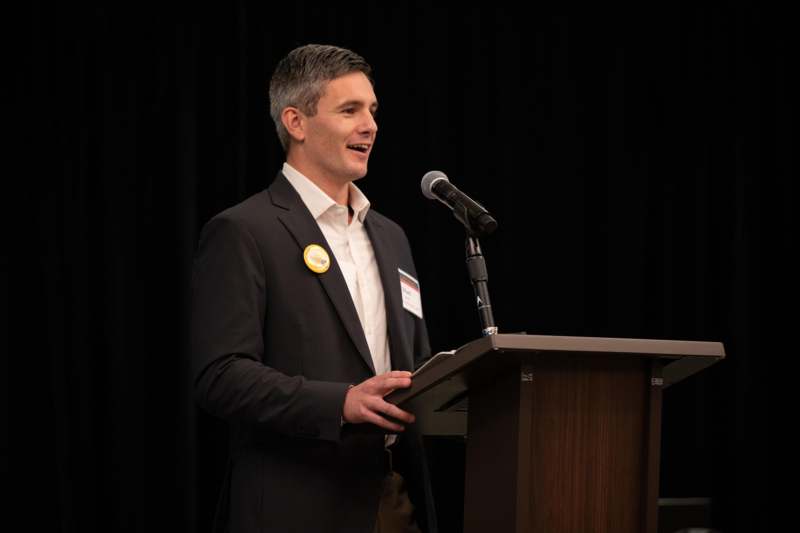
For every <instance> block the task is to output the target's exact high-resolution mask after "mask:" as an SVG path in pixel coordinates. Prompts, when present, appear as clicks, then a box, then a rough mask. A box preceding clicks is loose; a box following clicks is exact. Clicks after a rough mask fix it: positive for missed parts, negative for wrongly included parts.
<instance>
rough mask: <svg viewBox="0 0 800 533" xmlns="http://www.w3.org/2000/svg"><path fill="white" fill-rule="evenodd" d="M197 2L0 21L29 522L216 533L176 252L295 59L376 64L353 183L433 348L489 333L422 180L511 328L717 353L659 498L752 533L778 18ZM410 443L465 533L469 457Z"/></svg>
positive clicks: (782, 331) (256, 138)
mask: <svg viewBox="0 0 800 533" xmlns="http://www.w3.org/2000/svg"><path fill="white" fill-rule="evenodd" d="M202 4H203V3H202V2H201V3H197V4H185V5H172V6H164V5H158V6H157V7H156V6H155V5H152V6H147V7H144V6H143V5H142V4H140V3H132V4H130V5H129V6H128V7H114V8H110V7H86V6H83V7H82V6H76V5H73V4H68V3H57V4H53V5H49V4H47V5H45V4H43V3H38V4H34V5H33V6H34V7H33V9H32V10H31V11H30V12H29V15H27V18H26V17H22V18H20V19H19V21H20V23H21V24H23V26H24V27H26V28H27V29H28V30H29V31H28V35H29V40H23V41H22V42H21V48H22V50H20V51H15V50H13V49H11V53H12V54H19V55H24V56H25V57H28V58H29V59H28V60H27V61H24V62H23V63H24V74H25V76H23V77H22V81H23V82H22V83H19V81H17V82H16V83H15V85H14V87H15V89H16V90H17V93H18V95H17V96H18V100H17V101H18V102H30V104H29V105H26V106H24V107H23V109H22V111H23V112H24V114H25V117H26V125H27V128H26V129H24V130H23V133H24V135H25V137H24V138H25V139H26V141H28V142H27V143H26V144H27V146H29V147H32V148H33V154H32V157H31V158H30V161H29V162H30V164H29V165H28V167H27V168H29V169H31V170H30V172H31V176H30V178H31V179H30V182H31V184H32V185H33V191H32V194H31V198H30V202H29V203H28V204H27V205H26V206H25V212H26V213H30V212H32V213H33V218H34V223H33V224H32V225H28V224H27V220H25V219H23V220H21V221H20V222H21V223H22V224H23V225H24V227H25V228H26V229H28V228H33V235H32V237H31V238H29V239H25V242H24V244H23V249H22V256H21V257H22V258H23V261H22V263H21V265H22V266H23V270H25V271H26V273H27V274H28V275H30V276H33V278H34V282H33V283H31V284H29V286H26V289H25V290H26V292H25V301H24V302H23V303H22V304H21V307H19V313H20V316H23V317H26V318H29V319H30V321H31V322H33V323H34V330H35V333H33V334H30V336H29V337H28V338H27V339H26V340H27V342H28V345H29V346H28V348H29V351H30V352H33V353H34V354H35V358H32V359H27V358H26V359H22V360H20V359H18V358H16V357H15V358H12V361H15V362H19V361H23V362H22V369H23V370H22V376H23V378H24V381H19V378H18V377H16V376H17V375H16V374H14V375H11V380H10V386H11V387H12V389H14V390H16V389H15V387H14V385H15V384H19V385H22V384H23V383H25V384H26V385H25V387H26V389H27V390H28V393H27V394H25V395H22V396H18V395H16V394H15V396H14V398H15V402H21V406H22V407H23V408H24V410H25V412H26V413H27V412H28V411H30V412H31V413H32V414H31V415H30V416H27V415H26V416H20V417H19V419H15V422H16V423H17V424H19V425H18V426H17V427H18V430H15V441H17V442H18V444H19V445H20V446H22V447H24V448H25V449H26V450H27V452H28V453H31V454H34V455H35V456H36V460H34V461H30V462H29V463H27V464H25V465H24V470H23V471H24V473H25V475H24V480H23V481H22V485H20V487H21V493H22V494H30V495H31V498H27V499H28V500H29V503H30V501H32V502H33V504H34V507H35V508H36V509H37V511H36V512H35V513H31V514H29V515H28V516H27V520H28V524H29V527H27V528H26V529H27V530H42V531H65V532H73V531H74V532H89V531H155V530H164V531H175V532H178V531H187V532H189V531H209V530H210V528H209V522H210V519H211V516H212V515H213V512H214V505H215V503H216V492H217V489H218V485H219V482H220V478H221V474H222V471H223V468H224V461H225V457H226V455H225V454H226V428H225V425H224V424H223V423H221V422H219V421H216V420H213V419H211V418H210V417H208V416H206V415H203V414H202V413H200V412H198V411H197V410H196V409H195V407H194V405H193V400H192V397H191V379H190V376H189V353H188V349H187V347H188V338H187V337H188V328H187V325H188V316H187V308H188V298H189V280H190V269H191V262H192V255H193V251H194V248H195V246H196V243H197V239H198V235H199V230H200V228H201V227H202V224H203V223H204V222H205V221H207V220H208V219H209V218H210V217H211V216H212V215H213V214H215V213H217V212H219V211H221V210H222V209H225V208H227V207H229V206H231V205H233V204H235V203H237V202H239V201H241V200H243V199H244V198H246V197H248V196H249V195H251V194H254V193H256V192H258V191H260V190H261V189H263V188H264V187H265V186H266V185H268V183H269V182H270V181H271V180H272V179H273V178H274V175H275V173H276V172H277V170H278V169H279V167H280V164H281V163H282V162H283V154H282V151H281V149H280V146H279V144H278V142H277V139H276V137H275V134H274V129H273V126H272V123H271V121H270V120H269V116H268V102H267V96H266V85H267V82H268V79H269V76H270V74H271V71H272V69H273V68H274V66H275V64H276V63H277V61H278V59H280V58H281V57H282V56H284V55H285V54H286V53H287V52H288V51H289V50H290V49H291V48H293V47H295V46H298V45H301V44H306V43H309V42H318V43H331V44H337V45H340V46H345V47H349V48H352V49H354V50H356V51H358V52H359V53H361V54H362V55H363V56H365V58H366V59H367V60H368V61H369V62H370V63H371V64H372V65H373V67H374V70H375V77H376V92H377V94H378V97H379V100H380V103H381V109H380V113H379V115H378V123H379V125H380V133H379V135H378V142H377V145H376V149H375V152H374V155H373V157H372V160H371V162H370V173H369V175H368V176H367V177H366V178H365V179H364V180H362V181H360V182H359V186H361V187H363V189H364V190H365V191H366V193H367V195H368V196H369V197H370V199H371V201H372V202H373V206H374V207H375V208H376V209H378V210H380V211H381V212H383V213H384V214H386V215H388V216H389V217H391V218H393V219H395V220H396V221H398V222H399V223H401V225H403V226H404V227H405V229H406V231H407V233H408V235H409V238H410V240H411V243H412V246H413V250H414V253H415V257H416V262H417V267H418V270H419V275H420V282H421V285H422V294H423V303H424V311H425V314H426V317H427V321H428V324H429V328H430V333H431V340H432V344H433V347H434V349H435V350H443V349H451V348H455V347H457V346H460V345H461V344H463V343H465V342H467V341H469V340H471V339H474V338H476V337H477V336H478V335H479V327H478V321H477V314H476V312H475V309H474V304H473V297H472V292H471V288H470V286H469V282H468V279H467V276H466V272H465V268H464V263H463V258H464V251H463V231H462V230H461V228H460V226H459V225H458V223H457V222H456V221H455V220H454V219H453V218H452V217H451V216H450V214H449V213H448V212H447V211H446V210H445V209H444V208H443V207H442V206H441V205H439V204H436V203H433V202H429V201H427V200H425V199H424V198H423V197H422V196H421V194H420V192H419V185H418V184H419V180H420V178H421V177H422V175H423V174H424V173H425V172H426V171H428V170H431V169H439V170H442V171H444V172H446V173H447V174H448V175H449V176H450V178H451V180H452V181H453V182H454V183H455V184H456V185H458V186H459V187H460V188H462V189H463V190H464V191H467V192H468V193H469V194H471V195H472V196H473V197H475V198H476V199H478V200H479V201H481V202H482V203H484V204H485V205H486V206H487V207H488V208H489V209H490V211H491V212H492V213H493V214H494V215H495V216H496V218H497V219H498V221H499V223H500V228H499V230H498V231H497V233H496V234H495V235H494V236H492V237H491V238H489V239H485V240H484V242H483V245H484V253H485V255H486V258H487V262H488V266H489V274H490V282H489V286H490V290H491V293H492V297H493V304H494V308H495V317H496V320H497V323H498V325H499V327H500V329H501V331H503V332H517V331H526V332H528V333H537V334H551V335H587V336H608V337H642V338H667V339H692V340H710V341H722V342H724V344H725V347H726V349H727V352H728V358H727V360H725V361H723V362H722V363H719V364H717V365H715V366H713V367H711V368H710V369H708V370H706V371H704V372H702V373H700V374H698V375H696V376H694V377H692V378H691V379H688V380H686V381H685V382H682V383H680V384H678V385H676V386H674V387H671V388H669V389H667V390H666V391H665V395H664V423H663V445H662V470H661V495H662V496H673V497H688V496H701V497H710V498H711V499H712V512H713V516H712V520H713V525H714V527H716V528H718V529H720V530H722V531H724V532H732V531H767V530H768V529H769V527H768V526H769V524H770V523H771V520H772V518H771V512H772V507H773V506H772V504H771V499H772V497H773V495H774V494H773V490H772V488H771V485H770V482H769V480H768V477H767V475H768V472H769V471H770V468H780V467H779V461H775V460H774V459H772V458H771V457H770V454H771V453H772V444H773V441H772V439H771V428H770V426H771V419H772V415H771V410H772V409H773V408H774V407H775V406H774V402H775V400H773V399H772V398H771V394H770V391H771V390H772V389H774V388H776V387H777V386H778V384H779V383H781V380H780V379H779V378H780V371H781V366H780V364H781V361H782V360H783V359H785V358H786V357H787V356H789V355H791V353H790V351H791V346H790V345H788V334H787V332H788V331H790V330H791V328H793V327H794V320H793V318H792V317H796V311H791V309H793V307H790V310H789V311H788V312H783V311H782V310H781V309H780V308H779V306H780V305H782V304H786V303H788V301H789V298H788V294H789V289H790V288H792V287H795V286H796V284H795V281H794V278H795V277H796V273H797V271H798V270H797V264H796V263H791V260H790V251H796V250H790V248H796V238H797V233H796V231H795V230H794V229H791V228H793V227H795V226H796V224H797V220H796V219H797V217H796V214H795V211H794V210H793V204H794V203H795V201H796V194H795V188H794V183H793V180H792V178H793V177H795V176H796V175H797V156H796V153H797V144H796V138H793V137H792V135H794V134H795V133H796V124H797V122H796V104H795V102H796V100H797V94H798V93H797V91H796V90H795V89H796V88H795V87H791V88H790V84H789V79H790V75H791V74H796V70H797V64H796V57H797V56H796V54H795V53H794V52H792V53H790V46H794V45H795V44H796V39H795V37H792V32H791V31H790V24H789V22H788V17H787V16H786V15H785V14H783V13H778V12H774V11H768V10H767V9H766V8H762V9H757V8H751V7H746V6H743V5H739V4H737V5H735V6H730V5H729V6H727V7H724V8H711V7H703V6H702V5H695V4H687V5H686V6H680V5H673V4H669V5H668V4H659V5H658V7H651V8H646V9H645V8H641V7H640V8H637V9H635V10H633V11H632V10H630V9H629V8H625V9H623V8H615V7H610V6H606V5H603V6H602V7H594V8H591V10H590V11H580V12H578V11H574V12H571V13H567V12H563V13H561V12H558V11H555V10H554V9H553V8H551V7H533V6H528V7H525V8H521V7H520V8H514V9H512V8H507V9H503V8H500V7H495V8H488V7H483V8H459V9H450V8H447V7H442V6H435V5H431V4H429V3H422V2H413V3H410V4H406V5H400V6H399V7H393V8H388V7H387V8H377V7H370V6H365V5H355V4H342V5H337V6H332V5H330V4H326V7H319V6H318V5H315V4H312V3H306V2H298V3H295V4H290V5H287V6H285V7H276V6H274V5H270V6H268V5H267V3H266V2H252V3H248V2H242V1H238V2H225V3H221V2H220V3H216V4H212V5H208V6H205V7H204V6H203V5H202ZM12 24H13V22H12ZM18 111H19V110H18ZM28 135H30V137H28ZM26 173H27V171H26ZM12 231H14V228H13V227H12ZM4 290H6V293H7V289H4ZM792 304H793V301H792ZM321 348H322V347H321ZM24 361H27V362H24ZM4 364H5V363H4ZM31 377H33V378H35V379H33V380H31V379H30V378H31ZM29 383H33V384H34V385H29ZM31 387H33V388H31ZM7 390H8V389H7ZM5 408H6V407H4V409H5ZM16 409H17V407H15V412H19V411H16ZM40 435H41V437H39V436H40ZM17 436H18V437H17ZM428 444H429V447H430V451H431V458H432V465H433V469H434V475H435V481H436V486H435V491H436V493H437V494H438V495H439V502H438V503H439V513H440V515H441V517H440V523H442V526H443V527H442V530H443V531H459V530H460V525H461V518H460V513H461V508H460V506H461V503H462V499H461V498H462V492H463V475H462V472H461V470H460V469H461V467H462V462H463V442H461V441H458V440H455V441H431V442H429V443H428ZM5 446H6V450H7V443H6V444H5ZM5 455H6V457H8V453H6V454H5ZM9 459H10V458H9ZM9 462H10V463H13V461H11V460H9ZM23 489H25V490H27V492H25V490H23Z"/></svg>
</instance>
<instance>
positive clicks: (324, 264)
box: [303, 244, 331, 274]
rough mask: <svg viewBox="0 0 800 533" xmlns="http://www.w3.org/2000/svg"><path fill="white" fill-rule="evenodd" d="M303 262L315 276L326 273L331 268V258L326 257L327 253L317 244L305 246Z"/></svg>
mask: <svg viewBox="0 0 800 533" xmlns="http://www.w3.org/2000/svg"><path fill="white" fill-rule="evenodd" d="M303 261H305V262H306V266H307V267H308V268H309V269H310V270H311V271H312V272H316V273H317V274H322V273H323V272H327V271H328V269H329V268H330V266H331V258H330V256H328V252H326V251H325V248H323V247H322V246H320V245H319V244H309V245H308V246H306V249H305V250H303Z"/></svg>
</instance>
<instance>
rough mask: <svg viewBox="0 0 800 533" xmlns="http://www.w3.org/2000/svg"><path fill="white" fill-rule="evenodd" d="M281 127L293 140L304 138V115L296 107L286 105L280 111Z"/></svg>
mask: <svg viewBox="0 0 800 533" xmlns="http://www.w3.org/2000/svg"><path fill="white" fill-rule="evenodd" d="M281 122H283V127H284V128H286V131H288V132H289V135H290V136H291V137H292V139H294V140H295V141H298V142H300V141H303V140H304V139H305V138H306V116H305V115H303V113H302V112H301V111H300V110H299V109H297V108H296V107H287V108H284V110H283V111H282V112H281Z"/></svg>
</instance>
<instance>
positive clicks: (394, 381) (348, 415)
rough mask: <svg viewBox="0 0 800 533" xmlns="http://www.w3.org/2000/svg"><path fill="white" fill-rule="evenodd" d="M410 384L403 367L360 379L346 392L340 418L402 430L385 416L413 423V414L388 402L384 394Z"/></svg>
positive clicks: (409, 375)
mask: <svg viewBox="0 0 800 533" xmlns="http://www.w3.org/2000/svg"><path fill="white" fill-rule="evenodd" d="M410 386H411V372H405V371H403V370H392V371H391V372H387V373H385V374H381V375H380V376H375V377H373V378H369V379H368V380H366V381H362V382H361V383H359V384H358V385H355V386H354V387H351V388H350V390H348V391H347V395H346V396H345V398H344V410H343V413H342V417H343V418H344V420H345V422H350V423H351V424H360V423H362V422H369V423H370V424H375V425H376V426H380V427H382V428H383V429H386V430H388V431H393V432H398V431H403V430H404V429H405V427H404V426H401V425H400V424H395V423H394V422H391V421H389V420H387V419H386V418H384V416H390V417H392V418H394V419H396V420H399V421H400V422H405V423H406V424H411V423H413V422H414V415H412V414H411V413H408V412H406V411H403V410H402V409H400V408H399V407H397V406H396V405H392V404H390V403H389V402H387V401H385V400H384V399H383V397H384V396H386V395H387V394H389V393H390V392H392V391H393V390H395V389H406V388H408V387H410Z"/></svg>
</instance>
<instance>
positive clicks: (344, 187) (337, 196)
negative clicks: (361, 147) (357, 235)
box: [286, 156, 350, 206]
mask: <svg viewBox="0 0 800 533" xmlns="http://www.w3.org/2000/svg"><path fill="white" fill-rule="evenodd" d="M286 162H287V163H289V164H290V165H291V166H292V167H293V168H295V169H296V170H297V171H298V172H300V173H301V174H302V175H303V176H305V177H306V178H308V179H309V180H311V181H312V182H313V183H314V185H316V186H317V187H319V188H320V189H322V192H324V193H325V194H327V195H328V196H330V197H331V199H332V200H333V201H334V202H336V203H337V204H339V205H344V206H347V205H350V182H345V183H339V182H336V181H332V180H328V179H326V178H325V176H324V175H323V174H322V172H316V171H314V169H310V168H307V167H306V166H304V165H303V164H302V163H300V162H298V161H296V160H293V158H292V157H291V156H289V157H287V158H286Z"/></svg>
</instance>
